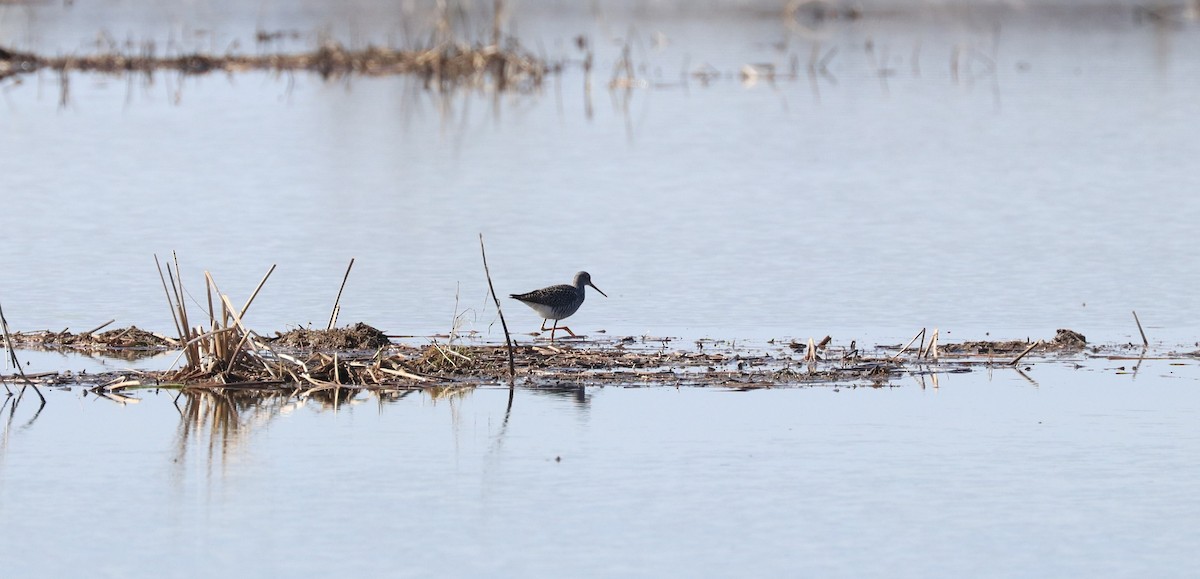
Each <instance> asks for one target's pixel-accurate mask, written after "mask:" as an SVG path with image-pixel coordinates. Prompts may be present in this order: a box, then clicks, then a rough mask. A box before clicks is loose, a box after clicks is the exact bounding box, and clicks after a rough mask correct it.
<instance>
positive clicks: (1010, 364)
mask: <svg viewBox="0 0 1200 579" xmlns="http://www.w3.org/2000/svg"><path fill="white" fill-rule="evenodd" d="M1040 345H1042V340H1038V341H1036V342H1034V343H1032V344H1030V345H1029V347H1028V348H1025V351H1024V352H1021V355H1019V356H1017V357H1016V358H1013V361H1012V362H1009V363H1008V365H1009V366H1016V365H1017V362H1020V361H1021V358H1024V357H1025V354H1028V353H1030V352H1032V351H1033V349H1034V348H1036V347H1038V346H1040Z"/></svg>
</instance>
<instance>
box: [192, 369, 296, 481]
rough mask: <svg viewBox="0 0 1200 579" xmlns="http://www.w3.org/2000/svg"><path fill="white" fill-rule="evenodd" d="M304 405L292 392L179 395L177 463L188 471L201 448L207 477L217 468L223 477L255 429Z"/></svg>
mask: <svg viewBox="0 0 1200 579" xmlns="http://www.w3.org/2000/svg"><path fill="white" fill-rule="evenodd" d="M180 399H182V400H183V405H182V407H181V406H180ZM302 404H303V403H302V402H300V401H298V400H296V399H295V398H294V397H293V396H292V394H291V393H290V392H266V391H249V390H246V391H239V390H232V389H230V390H223V391H218V390H211V391H196V390H194V391H183V392H180V394H179V396H178V397H177V398H176V399H175V408H176V409H178V410H179V417H180V421H179V430H178V435H177V438H176V448H177V452H176V457H175V463H176V464H177V465H178V466H179V468H180V469H185V468H186V467H187V459H188V457H189V455H190V454H192V452H200V451H201V449H202V450H203V452H204V459H205V461H204V462H205V466H206V469H207V474H208V475H209V476H212V471H213V467H214V466H215V465H219V466H220V467H221V468H222V473H221V474H224V467H225V466H226V465H227V464H228V459H229V458H230V457H231V455H233V454H234V453H236V452H237V451H238V450H239V449H240V448H241V446H242V445H243V443H244V442H245V441H246V439H247V435H248V434H249V433H250V432H251V431H253V429H255V428H260V427H262V426H265V425H266V424H268V423H270V422H271V420H273V419H274V418H275V417H276V416H279V415H281V414H287V413H289V412H291V411H292V410H294V409H295V408H296V407H298V406H300V405H302ZM181 474H182V473H181ZM181 478H182V477H181Z"/></svg>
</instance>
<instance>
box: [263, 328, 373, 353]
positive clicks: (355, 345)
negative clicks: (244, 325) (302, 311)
mask: <svg viewBox="0 0 1200 579" xmlns="http://www.w3.org/2000/svg"><path fill="white" fill-rule="evenodd" d="M276 336H278V337H277V338H275V340H274V342H275V343H276V344H280V345H283V346H286V347H290V348H297V349H301V350H374V349H377V348H382V347H384V346H387V345H389V344H391V341H390V340H388V337H387V334H384V333H383V332H382V331H380V330H379V329H376V328H374V327H371V326H369V325H367V324H364V323H362V322H358V323H357V324H354V325H353V326H346V327H344V328H334V329H332V330H313V329H309V328H296V329H294V330H291V331H289V332H287V333H284V334H280V333H278V332H276Z"/></svg>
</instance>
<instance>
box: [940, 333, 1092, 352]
mask: <svg viewBox="0 0 1200 579" xmlns="http://www.w3.org/2000/svg"><path fill="white" fill-rule="evenodd" d="M1033 343H1034V341H1031V340H1028V339H1026V340H1005V341H999V342H993V341H989V340H979V341H974V342H963V343H961V344H945V345H942V346H939V347H940V348H941V349H942V351H943V352H948V353H952V354H1019V353H1021V352H1023V351H1025V349H1026V348H1028V347H1030V345H1032V344H1033ZM1085 346H1087V339H1086V338H1084V337H1083V334H1080V333H1079V332H1076V331H1074V330H1067V329H1059V330H1058V331H1057V332H1056V333H1055V335H1054V338H1053V339H1051V340H1045V341H1042V344H1041V345H1040V346H1038V347H1037V348H1035V350H1037V351H1043V352H1044V351H1056V350H1076V349H1079V348H1083V347H1085Z"/></svg>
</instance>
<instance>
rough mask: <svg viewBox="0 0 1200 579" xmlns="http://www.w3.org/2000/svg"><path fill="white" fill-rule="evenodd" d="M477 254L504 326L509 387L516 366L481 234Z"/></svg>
mask: <svg viewBox="0 0 1200 579" xmlns="http://www.w3.org/2000/svg"><path fill="white" fill-rule="evenodd" d="M479 254H480V255H482V256H483V273H484V275H486V276H487V282H488V291H490V292H491V293H492V301H493V302H495V303H496V313H497V314H498V315H499V316H500V327H501V328H504V343H505V344H506V345H507V346H508V385H509V387H510V389H511V387H512V386H513V385H515V384H516V381H517V366H516V362H514V361H513V346H512V338H510V337H509V336H508V324H507V323H505V322H504V312H503V311H501V309H500V298H498V297H496V287H495V286H494V285H492V273H491V272H490V271H488V264H487V251H486V250H485V249H484V248H483V234H482V233H480V234H479Z"/></svg>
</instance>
